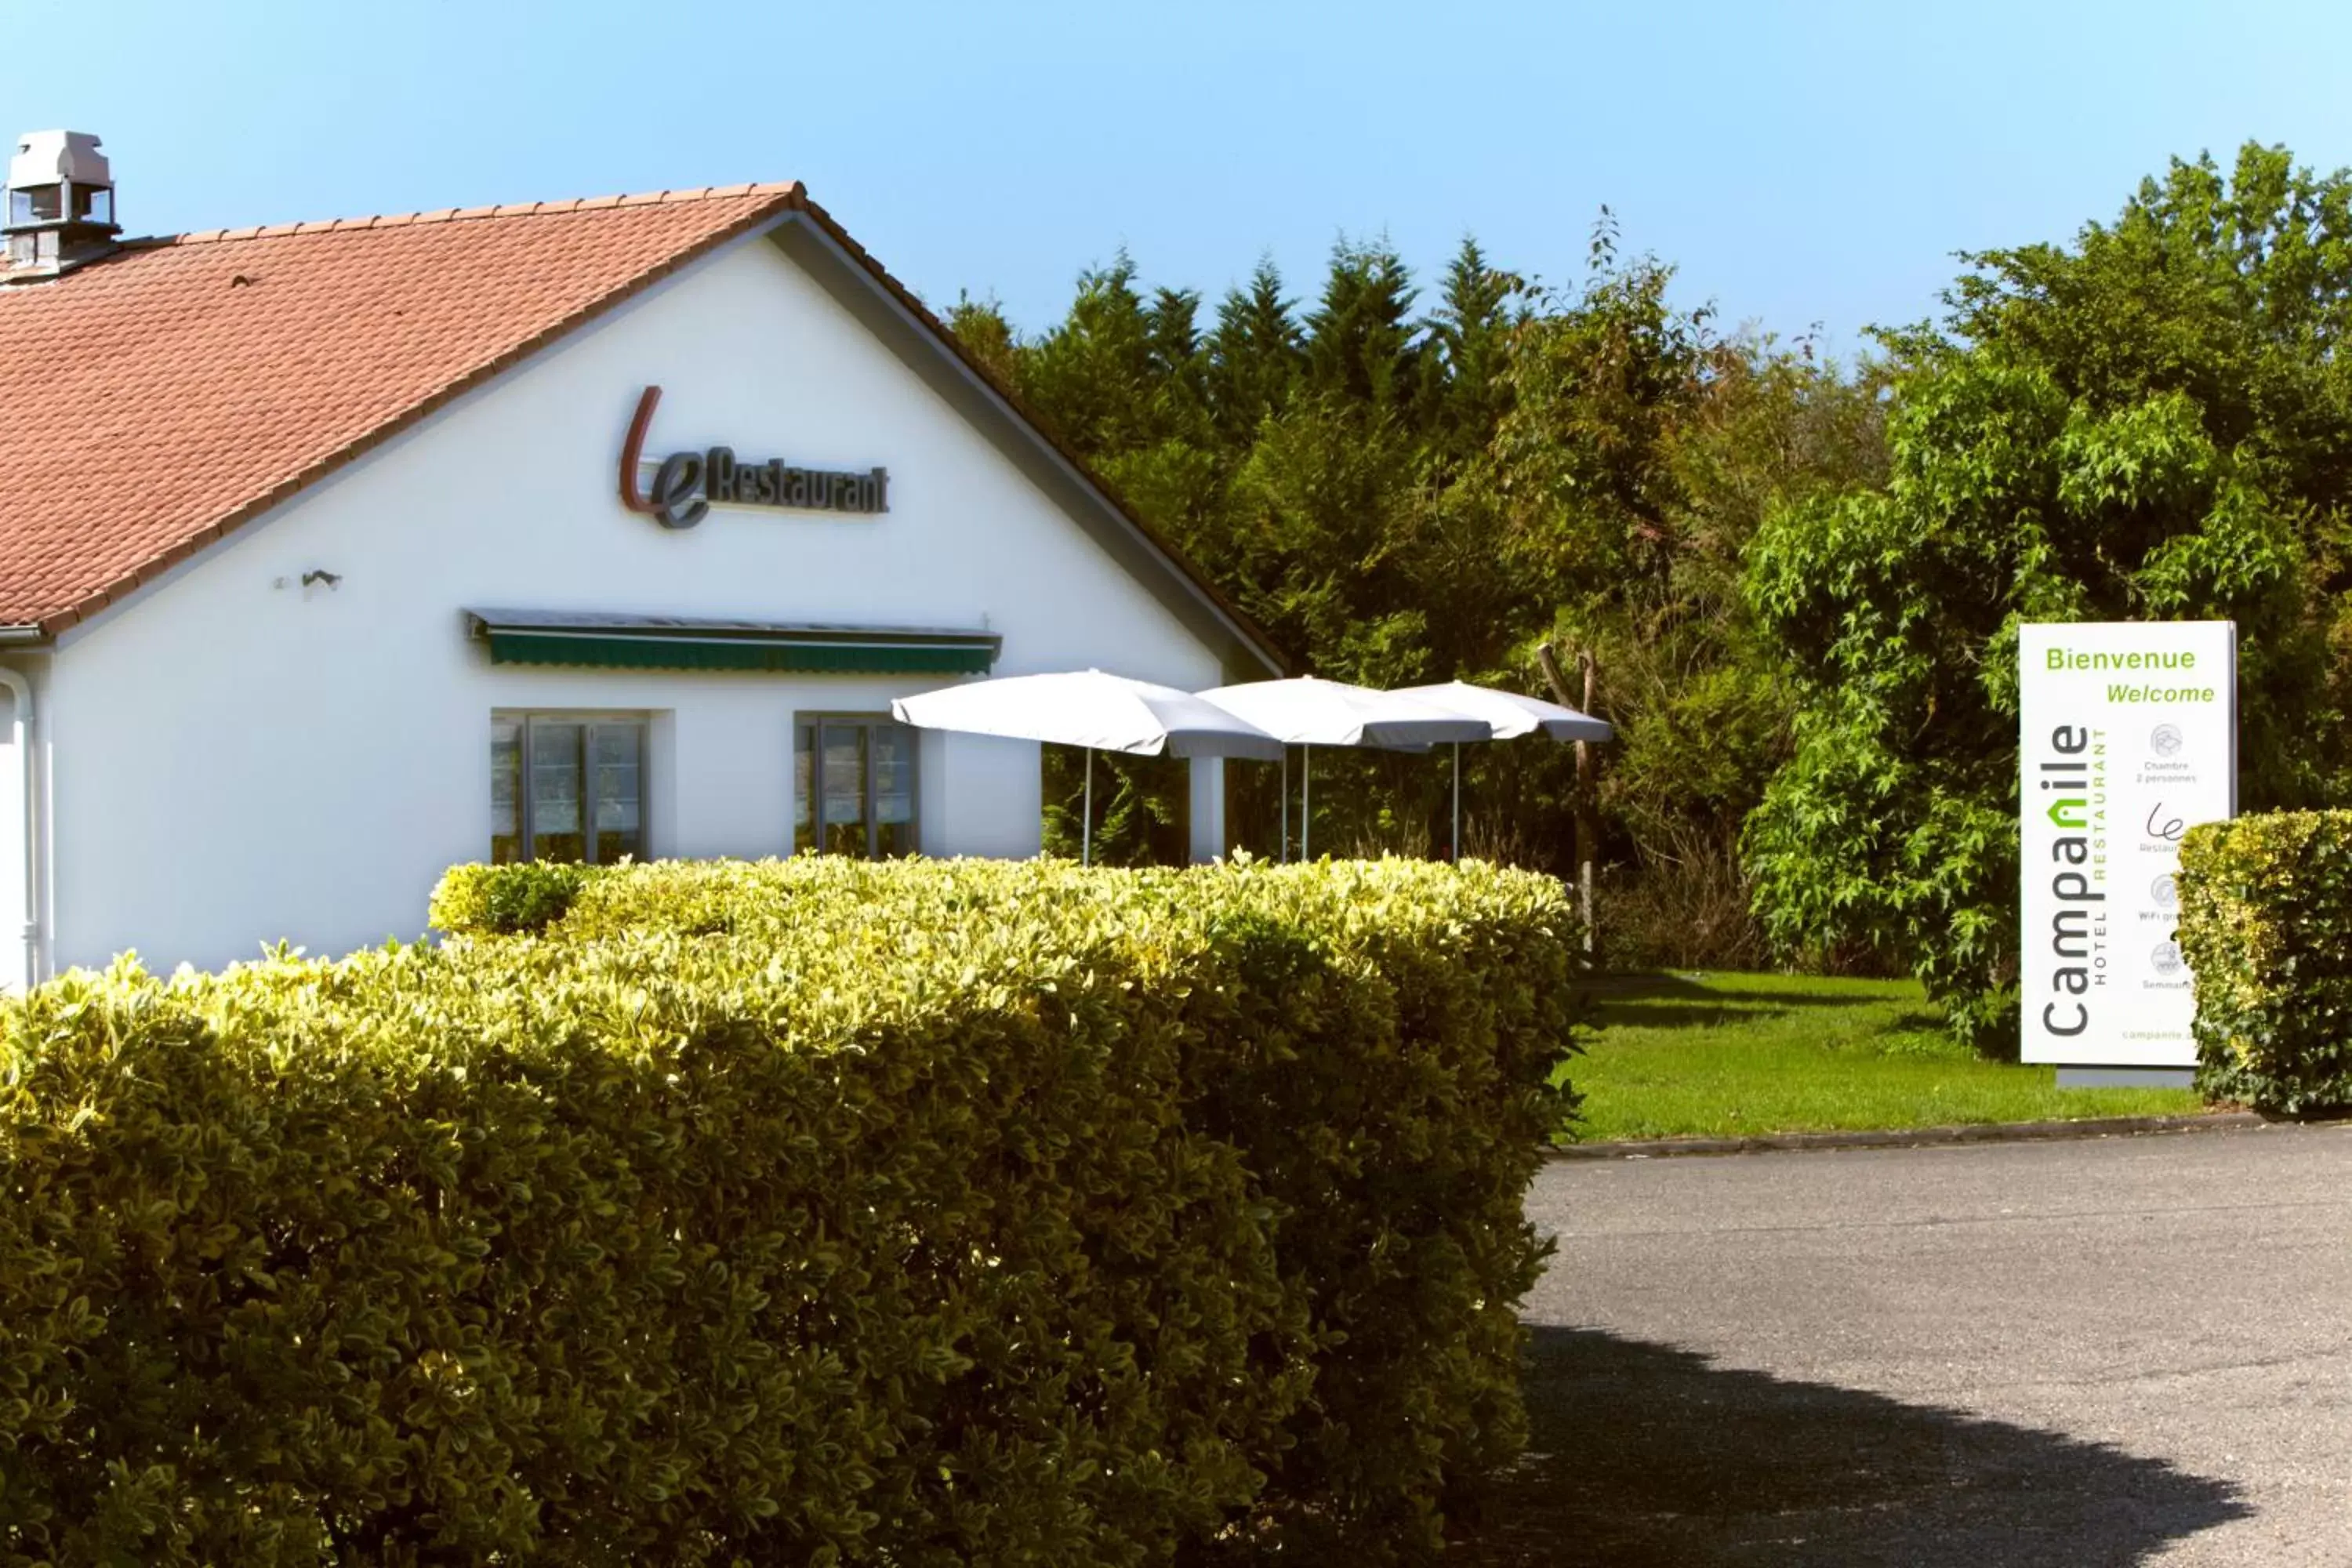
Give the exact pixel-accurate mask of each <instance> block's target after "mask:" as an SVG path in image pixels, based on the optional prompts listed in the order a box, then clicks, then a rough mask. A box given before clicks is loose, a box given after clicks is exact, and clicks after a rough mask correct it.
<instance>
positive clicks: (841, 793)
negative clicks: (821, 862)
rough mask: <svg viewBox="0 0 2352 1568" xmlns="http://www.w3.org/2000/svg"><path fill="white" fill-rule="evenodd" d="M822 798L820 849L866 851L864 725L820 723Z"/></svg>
mask: <svg viewBox="0 0 2352 1568" xmlns="http://www.w3.org/2000/svg"><path fill="white" fill-rule="evenodd" d="M822 750H823V752H824V783H823V790H822V798H823V800H824V851H825V853H826V854H828V855H857V856H863V855H865V854H866V726H864V725H863V724H827V725H825V726H824V742H823V745H822Z"/></svg>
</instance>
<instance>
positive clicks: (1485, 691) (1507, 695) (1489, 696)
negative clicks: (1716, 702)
mask: <svg viewBox="0 0 2352 1568" xmlns="http://www.w3.org/2000/svg"><path fill="white" fill-rule="evenodd" d="M1398 695H1399V696H1401V697H1413V698H1418V699H1420V700H1423V701H1424V702H1435V703H1439V704H1441V705H1443V706H1444V707H1447V708H1451V709H1454V710H1456V711H1457V712H1462V713H1475V714H1476V715H1477V716H1478V717H1479V718H1481V719H1484V720H1486V721H1487V722H1488V723H1490V724H1492V725H1494V727H1495V739H1496V740H1497V741H1516V740H1517V739H1518V738H1519V737H1520V736H1522V735H1532V734H1535V733H1536V732H1537V731H1542V732H1543V733H1544V734H1546V735H1549V736H1550V737H1551V738H1552V739H1553V740H1555V741H1606V740H1609V739H1612V737H1613V736H1615V734H1616V733H1617V731H1614V730H1612V729H1611V728H1610V727H1609V725H1608V722H1607V721H1604V720H1601V719H1595V718H1593V717H1592V716H1591V714H1589V713H1580V712H1578V711H1577V710H1575V709H1573V708H1566V707H1562V706H1561V705H1560V704H1559V703H1557V702H1546V701H1544V700H1541V699H1540V698H1535V697H1522V696H1520V695H1519V694H1518V693H1517V692H1516V691H1497V690H1496V689H1494V688H1493V687H1491V686H1473V685H1471V684H1470V683H1469V682H1468V681H1466V680H1446V681H1441V682H1439V683H1438V684H1436V685H1434V686H1408V687H1406V688H1404V689H1403V690H1402V691H1401V692H1399V693H1398ZM1461 858H1462V747H1461V744H1460V743H1459V742H1456V743H1455V745H1454V859H1456V860H1460V859H1461Z"/></svg>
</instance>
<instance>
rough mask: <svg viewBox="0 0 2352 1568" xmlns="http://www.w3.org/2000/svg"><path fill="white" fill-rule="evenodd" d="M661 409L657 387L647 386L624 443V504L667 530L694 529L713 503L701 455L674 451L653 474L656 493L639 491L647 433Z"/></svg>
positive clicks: (622, 497) (622, 466)
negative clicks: (707, 495) (704, 482)
mask: <svg viewBox="0 0 2352 1568" xmlns="http://www.w3.org/2000/svg"><path fill="white" fill-rule="evenodd" d="M659 406H661V388H660V387H658V386H648V387H646V390H645V394H644V395H643V396H641V397H639V398H638V399H637V412H636V415H635V417H634V418H632V419H631V420H630V421H629V437H628V439H627V440H625V441H624V442H622V443H621V504H622V505H623V506H625V507H627V508H628V509H629V510H631V511H641V512H644V513H646V515H647V516H649V517H652V518H654V519H656V521H659V522H660V523H661V525H662V526H663V527H664V528H692V527H693V526H694V525H695V524H696V523H698V522H700V521H702V520H703V519H704V518H705V517H708V516H709V514H710V503H709V501H707V500H703V499H702V495H701V490H702V457H701V454H699V453H697V452H672V453H671V454H670V455H669V456H668V457H667V458H663V459H662V465H661V468H660V469H659V471H657V472H656V474H655V475H654V488H653V493H652V494H651V495H646V494H644V493H643V492H641V491H640V490H639V489H637V475H638V473H639V471H640V470H641V469H642V468H644V466H645V460H646V431H647V430H648V429H650V428H651V427H652V426H653V422H654V410H655V409H656V408H658V407H659Z"/></svg>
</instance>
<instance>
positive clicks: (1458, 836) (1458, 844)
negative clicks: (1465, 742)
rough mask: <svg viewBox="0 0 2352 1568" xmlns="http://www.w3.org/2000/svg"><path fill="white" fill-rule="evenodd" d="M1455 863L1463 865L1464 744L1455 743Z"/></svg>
mask: <svg viewBox="0 0 2352 1568" xmlns="http://www.w3.org/2000/svg"><path fill="white" fill-rule="evenodd" d="M1454 864H1455V865H1456V866H1459V865H1460V864H1462V742H1459V741H1456V742H1454Z"/></svg>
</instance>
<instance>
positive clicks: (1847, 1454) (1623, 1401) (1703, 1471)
mask: <svg viewBox="0 0 2352 1568" xmlns="http://www.w3.org/2000/svg"><path fill="white" fill-rule="evenodd" d="M1531 1336H1532V1337H1531V1341H1530V1345H1529V1353H1530V1361H1529V1364H1528V1371H1527V1376H1526V1388H1527V1394H1528V1416H1529V1419H1530V1422H1531V1423H1532V1426H1533V1432H1532V1435H1531V1436H1530V1438H1529V1441H1528V1456H1527V1458H1525V1459H1524V1460H1523V1461H1522V1462H1521V1464H1520V1466H1519V1468H1517V1470H1516V1471H1515V1472H1514V1473H1513V1474H1512V1475H1511V1476H1510V1477H1509V1479H1507V1481H1506V1482H1505V1483H1504V1485H1503V1487H1502V1488H1501V1490H1500V1495H1498V1496H1497V1497H1496V1499H1495V1500H1494V1504H1493V1506H1492V1508H1491V1509H1490V1510H1489V1511H1488V1513H1487V1516H1486V1521H1485V1523H1484V1527H1483V1528H1481V1529H1479V1530H1477V1531H1475V1532H1474V1533H1473V1535H1472V1536H1471V1538H1470V1539H1469V1540H1467V1541H1466V1542H1465V1543H1464V1544H1463V1546H1462V1547H1461V1549H1460V1550H1459V1552H1455V1553H1449V1560H1452V1561H1458V1562H1461V1563H1467V1564H1478V1565H1480V1568H1522V1565H1526V1568H1532V1565H1534V1564H1538V1563H1541V1564H1552V1563H1561V1564H1574V1563H1593V1564H1607V1565H1612V1568H1616V1565H1629V1568H1685V1565H1689V1568H1704V1565H1706V1564H1715V1563H1759V1564H1762V1563H1769V1564H1775V1565H1780V1564H1788V1565H1792V1568H1856V1565H1862V1564H1872V1563H1887V1564H1893V1563H1903V1564H1906V1565H1916V1568H1962V1565H1963V1564H1965V1565H1967V1568H1978V1565H1979V1564H1988V1563H2000V1564H2003V1565H2004V1568H2094V1565H2105V1564H2125V1563H2142V1562H2146V1561H2147V1560H2148V1559H2149V1558H2150V1557H2151V1556H2152V1555H2153V1554H2154V1553H2155V1552H2158V1550H2160V1549H2161V1548H2163V1547H2164V1546H2166V1545H2168V1544H2169V1543H2171V1542H2177V1541H2179V1540H2181V1539H2182V1538H2184V1537H2186V1536H2189V1535H2194V1534H2195V1533H2197V1532H2198V1531H2202V1530H2209V1529H2210V1528H2212V1527H2213V1526H2215V1525H2218V1524H2223V1523H2227V1522H2228V1521H2231V1520H2236V1519H2242V1518H2244V1517H2246V1516H2247V1515H2249V1514H2250V1513H2251V1512H2252V1509H2251V1508H2249V1507H2248V1506H2247V1505H2246V1504H2245V1503H2243V1502H2242V1501H2241V1500H2239V1497H2238V1491H2237V1488H2236V1487H2235V1486H2234V1485H2233V1484H2231V1483H2230V1482H2226V1481H2221V1480H2216V1479H2210V1478H2207V1477H2203V1476H2196V1475H2190V1474H2188V1473H2186V1472H2184V1471H2182V1470H2179V1469H2178V1468H2174V1467H2173V1466H2172V1465H2170V1464H2168V1463H2166V1462H2164V1461H2162V1460H2159V1459H2147V1458H2137V1457H2135V1456H2133V1455H2130V1454H2127V1453H2124V1452H2122V1451H2121V1450H2119V1449H2116V1448H2114V1447H2107V1446H2105V1445H2102V1444H2097V1443H2086V1442H2081V1441H2078V1440H2076V1439H2074V1438H2072V1437H2068V1436H2063V1434H2060V1433H2055V1432H2042V1431H2035V1430H2033V1429H2032V1428H2029V1427H2023V1426H2010V1425H2008V1424H2006V1423H2003V1422H2000V1421H1989V1420H1985V1419H1982V1418H1979V1417H1977V1416H1972V1415H1964V1414H1962V1413H1959V1412H1957V1411H1952V1410H1944V1409H1939V1408H1937V1407H1935V1406H1933V1405H1905V1404H1903V1403H1901V1402H1899V1401H1897V1400H1893V1399H1888V1398H1885V1397H1884V1396H1882V1395H1879V1394H1865V1393H1861V1392H1858V1391H1856V1390H1853V1389H1848V1388H1836V1387H1832V1386H1831V1385H1829V1384H1817V1383H1794V1382H1788V1381H1784V1380H1782V1379H1780V1378H1777V1377H1773V1376H1771V1375H1769V1374H1768V1373H1758V1372H1741V1371H1735V1370H1730V1369H1727V1368H1721V1367H1716V1366H1713V1365H1711V1364H1709V1363H1708V1360H1707V1358H1706V1357H1705V1356H1701V1355H1696V1354H1693V1353H1691V1352H1687V1351H1680V1350H1675V1349H1673V1348H1671V1347H1668V1346H1665V1345H1657V1344H1647V1343H1643V1342H1641V1341H1638V1340H1627V1339H1620V1338H1618V1337H1617V1336H1615V1335H1613V1334H1608V1333H1602V1332H1600V1331H1592V1330H1578V1329H1559V1328H1541V1327H1538V1328H1535V1329H1533V1330H1532V1331H1531Z"/></svg>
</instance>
